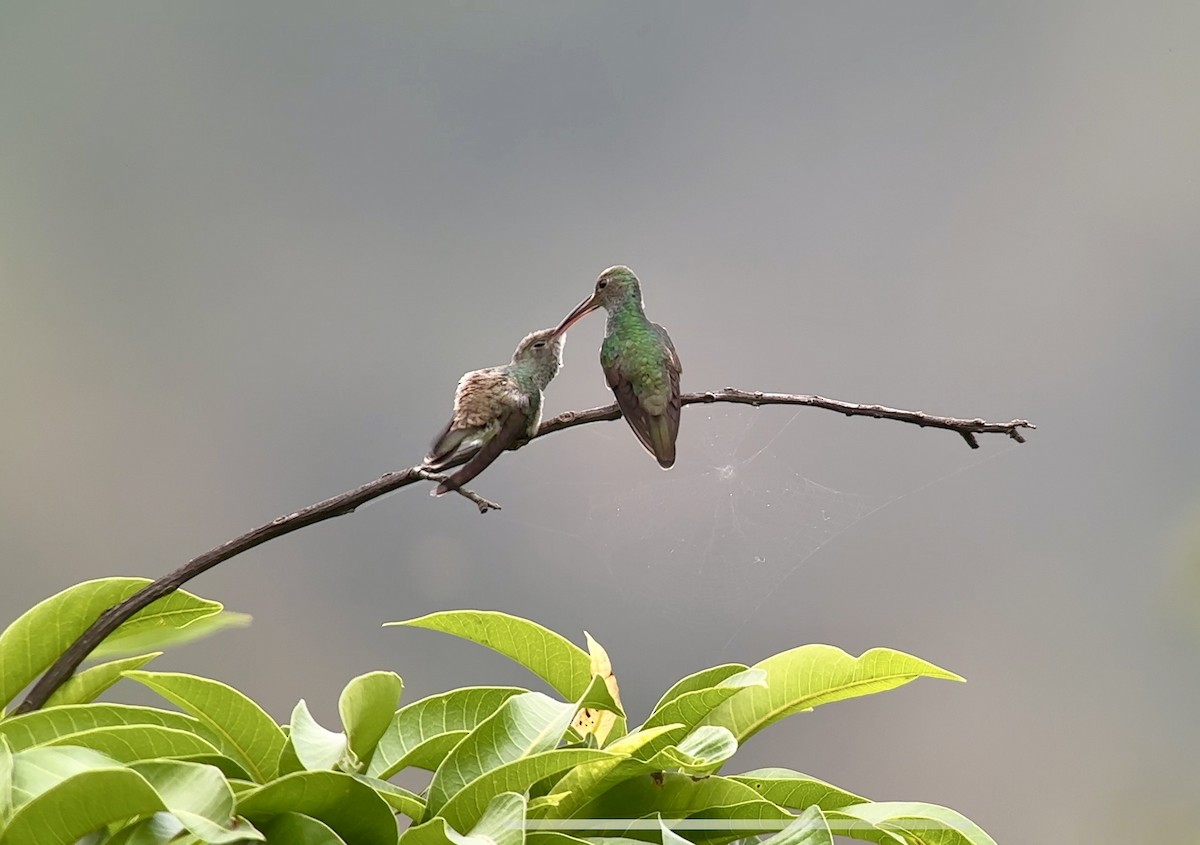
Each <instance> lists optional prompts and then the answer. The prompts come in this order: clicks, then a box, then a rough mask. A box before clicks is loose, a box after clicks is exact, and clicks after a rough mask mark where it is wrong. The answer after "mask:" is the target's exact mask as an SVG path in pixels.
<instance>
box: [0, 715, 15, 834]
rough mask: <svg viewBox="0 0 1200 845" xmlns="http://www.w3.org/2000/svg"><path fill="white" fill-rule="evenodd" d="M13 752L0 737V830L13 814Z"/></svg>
mask: <svg viewBox="0 0 1200 845" xmlns="http://www.w3.org/2000/svg"><path fill="white" fill-rule="evenodd" d="M12 781H13V753H12V749H11V748H9V747H8V741H7V740H6V739H4V737H0V830H4V826H5V825H7V824H8V820H9V819H10V818H11V817H12V814H13V794H12V793H13V782H12Z"/></svg>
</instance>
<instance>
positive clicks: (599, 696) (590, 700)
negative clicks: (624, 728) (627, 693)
mask: <svg viewBox="0 0 1200 845" xmlns="http://www.w3.org/2000/svg"><path fill="white" fill-rule="evenodd" d="M576 705H577V707H576V712H578V709H579V708H583V707H590V708H594V709H596V710H608V711H609V712H612V713H616V714H617V715H618V716H620V717H622V718H624V716H625V711H624V710H622V709H621V705H620V704H618V703H617V700H616V699H615V698H613V694H612V691H611V690H610V689H609V688H608V683H607V682H606V681H605V680H604V678H603V677H601V676H600V675H593V676H592V680H591V682H590V683H589V684H588V685H587V689H585V690H584V691H583V694H582V695H580V696H579V699H578V701H577V702H576Z"/></svg>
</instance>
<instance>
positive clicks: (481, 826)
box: [400, 792, 525, 845]
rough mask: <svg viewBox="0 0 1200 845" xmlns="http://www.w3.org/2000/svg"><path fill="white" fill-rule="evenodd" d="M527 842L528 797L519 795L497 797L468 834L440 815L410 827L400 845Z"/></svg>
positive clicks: (518, 843)
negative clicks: (526, 815)
mask: <svg viewBox="0 0 1200 845" xmlns="http://www.w3.org/2000/svg"><path fill="white" fill-rule="evenodd" d="M524 839H525V796H523V795H517V794H516V793H515V792H505V793H501V794H500V795H497V796H496V797H495V798H493V799H492V802H491V804H489V805H488V808H487V812H485V813H484V814H483V817H482V818H481V819H480V820H479V822H478V823H477V824H476V825H475V826H474V827H473V828H471V830H470V831H469V832H468V833H466V834H465V835H464V834H462V833H459V832H458V831H456V830H455V829H454V828H453V827H451V826H450V825H449V824H448V823H447V822H446V820H445V819H444V818H442V817H441V816H437V817H435V818H433V819H430V820H429V821H428V822H426V823H425V824H421V825H417V826H415V827H410V828H409V829H408V830H406V831H404V834H403V835H402V836H401V837H400V845H521V843H522V842H523V841H524Z"/></svg>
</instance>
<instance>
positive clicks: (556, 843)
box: [525, 801, 640, 845]
mask: <svg viewBox="0 0 1200 845" xmlns="http://www.w3.org/2000/svg"><path fill="white" fill-rule="evenodd" d="M529 805H530V808H531V809H532V807H533V802H532V801H530V802H529ZM600 841H604V842H607V841H608V840H607V839H605V840H600V839H597V838H595V837H593V838H592V839H581V838H579V837H578V836H571V834H569V833H563V832H562V831H560V830H531V831H529V833H527V834H526V835H525V842H526V843H527V845H594V843H598V842H600ZM639 845H640V843H639Z"/></svg>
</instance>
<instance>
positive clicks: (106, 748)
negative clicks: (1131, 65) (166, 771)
mask: <svg viewBox="0 0 1200 845" xmlns="http://www.w3.org/2000/svg"><path fill="white" fill-rule="evenodd" d="M47 745H49V746H59V745H73V746H78V747H80V748H91V749H93V750H95V751H99V752H101V753H102V754H106V755H108V756H109V757H111V758H112V759H114V760H116V761H118V762H120V763H133V762H136V761H138V760H153V759H155V758H158V757H164V758H165V757H186V756H189V755H192V754H218V753H219V752H218V751H217V749H216V748H215V747H214V746H213V745H212V743H210V742H208V741H207V740H205V739H203V738H202V737H199V736H197V735H196V734H194V733H192V732H191V731H181V730H178V729H177V728H164V727H162V726H161V725H111V726H109V727H104V728H92V729H90V730H86V731H81V732H79V733H73V734H66V735H65V736H60V737H58V738H57V739H54V740H52V741H51V742H49V743H47Z"/></svg>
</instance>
